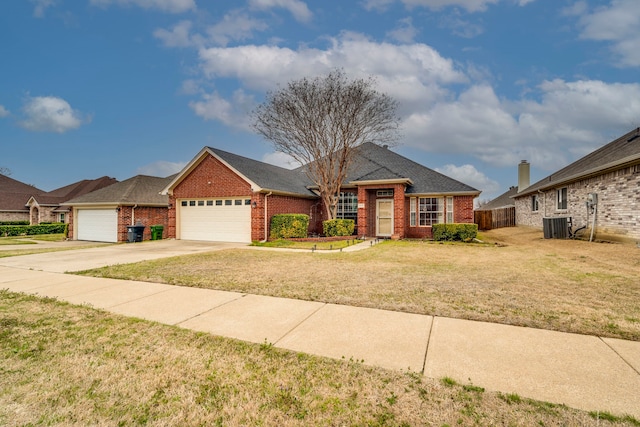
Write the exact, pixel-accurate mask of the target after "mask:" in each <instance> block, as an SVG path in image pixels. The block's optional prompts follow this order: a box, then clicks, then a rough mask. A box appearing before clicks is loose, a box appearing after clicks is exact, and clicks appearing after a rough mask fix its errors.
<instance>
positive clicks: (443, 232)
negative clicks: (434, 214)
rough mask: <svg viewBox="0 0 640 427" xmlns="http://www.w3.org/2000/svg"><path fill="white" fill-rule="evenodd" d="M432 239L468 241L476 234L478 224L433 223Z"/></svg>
mask: <svg viewBox="0 0 640 427" xmlns="http://www.w3.org/2000/svg"><path fill="white" fill-rule="evenodd" d="M432 230H433V240H435V241H443V240H445V241H462V242H468V241H470V240H473V239H475V238H476V236H477V235H478V224H433V228H432Z"/></svg>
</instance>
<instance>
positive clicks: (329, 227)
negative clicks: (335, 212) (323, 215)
mask: <svg viewBox="0 0 640 427" xmlns="http://www.w3.org/2000/svg"><path fill="white" fill-rule="evenodd" d="M355 226H356V223H355V221H354V220H352V219H329V220H327V221H323V222H322V232H323V233H324V235H325V236H327V237H333V236H351V235H352V234H353V230H355Z"/></svg>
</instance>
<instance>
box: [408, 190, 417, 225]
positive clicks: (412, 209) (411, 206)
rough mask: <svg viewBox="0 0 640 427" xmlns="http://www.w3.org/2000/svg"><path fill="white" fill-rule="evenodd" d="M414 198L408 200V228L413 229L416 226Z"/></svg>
mask: <svg viewBox="0 0 640 427" xmlns="http://www.w3.org/2000/svg"><path fill="white" fill-rule="evenodd" d="M416 201H417V200H416V198H415V197H412V198H411V199H409V211H410V213H409V226H410V227H415V226H416Z"/></svg>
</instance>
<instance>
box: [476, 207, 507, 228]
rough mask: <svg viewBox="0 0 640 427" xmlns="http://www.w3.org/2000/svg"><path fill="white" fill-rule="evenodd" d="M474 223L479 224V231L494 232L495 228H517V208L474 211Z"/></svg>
mask: <svg viewBox="0 0 640 427" xmlns="http://www.w3.org/2000/svg"><path fill="white" fill-rule="evenodd" d="M473 222H475V223H476V224H478V229H479V230H492V229H494V228H502V227H515V226H516V208H515V206H512V207H509V208H500V209H493V210H490V211H474V212H473Z"/></svg>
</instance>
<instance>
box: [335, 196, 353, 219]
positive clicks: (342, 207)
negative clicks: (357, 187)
mask: <svg viewBox="0 0 640 427" xmlns="http://www.w3.org/2000/svg"><path fill="white" fill-rule="evenodd" d="M337 208H338V209H337V211H336V218H339V219H352V220H354V221H355V223H356V224H357V223H358V195H357V194H356V193H349V192H346V191H341V192H340V197H339V198H338V206H337Z"/></svg>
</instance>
